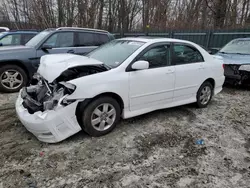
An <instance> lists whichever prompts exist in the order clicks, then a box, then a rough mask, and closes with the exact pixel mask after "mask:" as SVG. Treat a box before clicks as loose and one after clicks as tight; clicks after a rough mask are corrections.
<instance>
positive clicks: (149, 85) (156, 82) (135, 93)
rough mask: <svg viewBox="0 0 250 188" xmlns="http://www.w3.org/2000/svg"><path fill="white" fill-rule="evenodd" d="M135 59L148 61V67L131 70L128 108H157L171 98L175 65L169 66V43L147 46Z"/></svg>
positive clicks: (169, 101) (170, 100)
mask: <svg viewBox="0 0 250 188" xmlns="http://www.w3.org/2000/svg"><path fill="white" fill-rule="evenodd" d="M136 59H137V60H145V61H148V62H149V69H146V70H137V71H131V72H130V73H129V74H130V75H129V83H130V84H129V85H130V88H129V89H130V92H129V98H130V110H131V111H135V110H142V109H147V108H158V107H160V106H162V105H165V104H167V103H171V102H172V99H173V90H174V81H175V67H174V66H170V45H169V44H159V45H154V46H152V47H149V48H148V50H147V51H145V53H143V54H141V55H140V56H139V57H138V58H136Z"/></svg>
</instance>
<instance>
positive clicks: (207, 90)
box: [196, 82, 213, 108]
mask: <svg viewBox="0 0 250 188" xmlns="http://www.w3.org/2000/svg"><path fill="white" fill-rule="evenodd" d="M212 96H213V86H212V84H211V83H210V82H204V83H203V84H202V85H201V87H200V89H199V90H198V92H197V96H196V99H197V105H198V107H199V108H205V107H207V105H208V104H209V102H210V101H211V99H212Z"/></svg>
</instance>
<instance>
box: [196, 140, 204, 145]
mask: <svg viewBox="0 0 250 188" xmlns="http://www.w3.org/2000/svg"><path fill="white" fill-rule="evenodd" d="M196 144H197V145H204V144H205V142H204V140H203V139H199V140H196Z"/></svg>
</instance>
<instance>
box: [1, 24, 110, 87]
mask: <svg viewBox="0 0 250 188" xmlns="http://www.w3.org/2000/svg"><path fill="white" fill-rule="evenodd" d="M113 39H114V36H113V35H111V34H110V33H109V32H107V31H103V30H97V29H89V28H71V27H70V28H68V27H63V28H57V29H46V30H44V31H42V32H40V33H39V34H37V35H36V36H35V37H33V38H32V39H31V40H30V41H29V42H28V43H26V44H25V46H12V47H1V48H0V91H2V92H16V91H19V90H20V89H21V88H22V87H23V86H24V85H26V84H27V82H28V80H29V79H30V78H31V77H32V75H33V74H34V73H35V72H36V70H37V68H38V66H39V62H40V58H41V57H42V56H43V55H46V54H58V53H73V54H78V55H86V54H87V53H88V52H90V51H92V50H93V49H95V48H97V47H98V46H100V45H102V44H104V43H106V42H109V41H110V40H113Z"/></svg>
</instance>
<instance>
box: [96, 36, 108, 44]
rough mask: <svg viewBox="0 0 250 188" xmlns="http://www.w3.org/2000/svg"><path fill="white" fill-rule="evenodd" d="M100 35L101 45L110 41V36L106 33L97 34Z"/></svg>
mask: <svg viewBox="0 0 250 188" xmlns="http://www.w3.org/2000/svg"><path fill="white" fill-rule="evenodd" d="M97 35H98V37H99V45H102V44H105V43H107V42H108V41H109V37H108V36H107V35H104V34H97Z"/></svg>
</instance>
